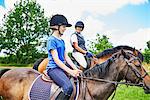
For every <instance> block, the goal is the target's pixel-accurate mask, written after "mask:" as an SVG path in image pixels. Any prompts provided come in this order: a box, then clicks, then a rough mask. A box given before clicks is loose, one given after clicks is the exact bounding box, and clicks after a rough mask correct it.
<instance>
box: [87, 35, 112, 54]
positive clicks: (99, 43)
mask: <svg viewBox="0 0 150 100" xmlns="http://www.w3.org/2000/svg"><path fill="white" fill-rule="evenodd" d="M96 37H97V38H96V39H95V41H90V44H89V47H90V49H89V50H90V51H91V52H93V53H94V54H97V53H100V52H102V51H103V50H105V49H108V48H112V47H113V46H112V43H110V42H109V41H108V40H109V38H108V37H107V36H105V35H102V36H100V34H97V35H96Z"/></svg>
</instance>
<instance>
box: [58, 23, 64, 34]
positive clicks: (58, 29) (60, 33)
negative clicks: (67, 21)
mask: <svg viewBox="0 0 150 100" xmlns="http://www.w3.org/2000/svg"><path fill="white" fill-rule="evenodd" d="M59 29H60V25H59V26H58V32H59V35H60V36H62V35H63V34H62V33H61V32H60V30H59Z"/></svg>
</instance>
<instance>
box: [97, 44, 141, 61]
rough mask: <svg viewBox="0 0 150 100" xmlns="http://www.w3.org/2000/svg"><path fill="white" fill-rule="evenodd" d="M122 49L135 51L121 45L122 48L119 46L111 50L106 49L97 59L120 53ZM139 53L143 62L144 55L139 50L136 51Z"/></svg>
mask: <svg viewBox="0 0 150 100" xmlns="http://www.w3.org/2000/svg"><path fill="white" fill-rule="evenodd" d="M121 49H124V50H130V51H134V50H135V49H134V48H132V47H130V46H126V45H125V46H124V45H121V46H117V47H114V48H110V49H106V50H104V51H103V52H101V53H99V54H97V55H96V57H97V58H100V57H104V56H106V55H109V54H114V53H116V52H118V51H119V50H121ZM136 51H137V52H138V57H139V58H140V59H141V61H142V62H143V60H144V57H143V55H142V53H141V52H139V51H138V50H136Z"/></svg>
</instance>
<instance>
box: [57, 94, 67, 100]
mask: <svg viewBox="0 0 150 100" xmlns="http://www.w3.org/2000/svg"><path fill="white" fill-rule="evenodd" d="M69 98H70V96H69V95H66V94H64V93H63V92H60V93H59V94H58V96H57V97H56V99H55V100H69Z"/></svg>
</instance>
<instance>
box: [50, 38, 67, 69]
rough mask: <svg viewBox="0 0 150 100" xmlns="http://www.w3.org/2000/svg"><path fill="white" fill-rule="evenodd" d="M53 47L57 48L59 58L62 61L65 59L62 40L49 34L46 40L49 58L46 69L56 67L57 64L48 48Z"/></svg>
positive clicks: (52, 48) (51, 48)
mask: <svg viewBox="0 0 150 100" xmlns="http://www.w3.org/2000/svg"><path fill="white" fill-rule="evenodd" d="M54 49H56V50H57V52H58V57H59V59H60V60H61V61H62V62H64V61H65V58H64V54H65V43H64V40H62V39H58V38H56V37H54V36H50V37H49V38H48V41H47V50H48V60H49V62H48V65H47V69H49V68H56V67H58V66H57V64H56V63H55V62H54V59H53V57H52V54H51V52H50V50H54Z"/></svg>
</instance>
